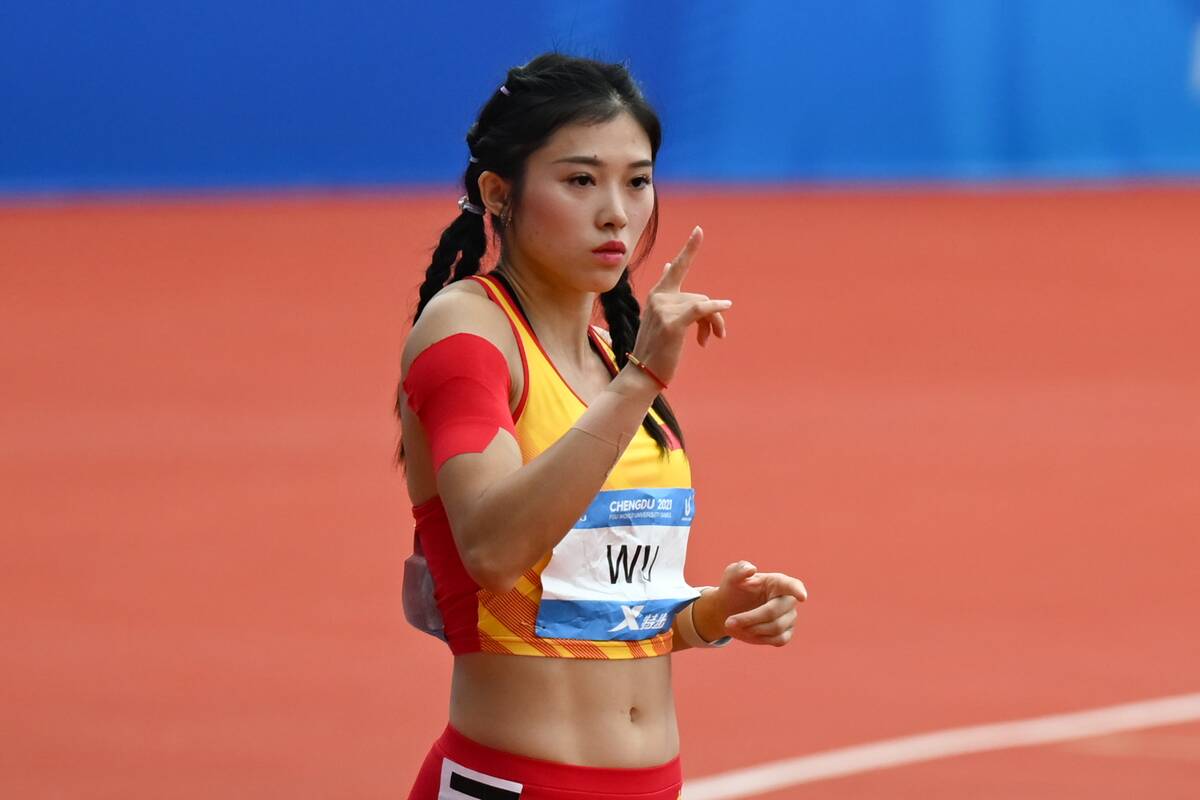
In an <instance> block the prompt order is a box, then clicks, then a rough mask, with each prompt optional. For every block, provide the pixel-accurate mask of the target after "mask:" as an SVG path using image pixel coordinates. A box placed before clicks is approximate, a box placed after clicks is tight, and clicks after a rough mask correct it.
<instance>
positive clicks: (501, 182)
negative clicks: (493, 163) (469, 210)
mask: <svg viewBox="0 0 1200 800" xmlns="http://www.w3.org/2000/svg"><path fill="white" fill-rule="evenodd" d="M511 188H512V182H511V181H509V180H506V179H505V178H501V177H500V176H499V175H497V174H496V173H494V172H491V171H487V170H485V171H484V172H482V173H480V175H479V197H480V198H481V199H482V200H483V205H484V207H485V208H486V209H487V210H488V211H490V212H491V213H493V214H495V215H496V216H500V212H502V211H503V210H504V209H505V208H507V207H508V194H509V190H510V189H511Z"/></svg>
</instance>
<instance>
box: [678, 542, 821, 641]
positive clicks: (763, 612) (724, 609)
mask: <svg viewBox="0 0 1200 800" xmlns="http://www.w3.org/2000/svg"><path fill="white" fill-rule="evenodd" d="M806 599H808V590H807V589H805V588H804V584H803V583H801V581H800V580H799V579H798V578H793V577H792V576H790V575H784V574H783V573H781V572H759V571H758V567H756V566H754V565H753V564H751V563H750V562H749V561H737V562H734V563H733V564H730V565H729V566H728V567H726V568H725V574H724V575H723V576H722V577H721V585H720V586H719V587H717V591H716V592H715V593H714V597H713V603H712V606H711V608H712V609H713V611H714V612H715V613H714V615H713V616H714V617H715V619H714V620H713V622H715V623H716V625H717V626H720V628H721V629H723V631H724V632H723V633H721V634H720V636H725V635H729V636H732V637H733V638H735V639H738V640H740V641H743V642H746V643H747V644H769V645H774V646H775V647H783V646H784V645H785V644H787V643H788V642H789V641H790V640H791V638H792V629H793V628H794V627H795V625H796V605H797V604H798V603H802V602H804V601H805V600H806ZM698 632H699V633H700V634H701V635H702V636H704V637H705V638H706V639H708V638H709V637H708V636H707V635H706V633H705V631H703V630H698ZM713 638H718V637H713Z"/></svg>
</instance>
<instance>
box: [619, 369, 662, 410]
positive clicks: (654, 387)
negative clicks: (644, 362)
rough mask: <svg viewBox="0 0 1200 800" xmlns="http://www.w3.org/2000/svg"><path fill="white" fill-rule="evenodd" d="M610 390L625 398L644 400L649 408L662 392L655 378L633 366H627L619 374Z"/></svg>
mask: <svg viewBox="0 0 1200 800" xmlns="http://www.w3.org/2000/svg"><path fill="white" fill-rule="evenodd" d="M609 388H610V389H611V390H612V391H614V392H617V393H618V394H620V395H622V396H624V397H629V398H634V399H637V400H644V401H645V403H646V405H647V406H649V405H650V404H651V403H653V402H654V398H656V397H658V394H659V392H660V391H661V389H660V388H659V385H658V383H657V382H656V381H655V380H654V379H653V378H651V377H650V376H649V375H647V374H646V373H645V372H643V371H642V370H640V369H638V368H637V367H635V366H633V365H632V364H626V365H625V367H624V368H623V369H622V370H621V371H620V372H618V373H617V376H616V377H615V378H613V379H612V381H611V382H610V383H609Z"/></svg>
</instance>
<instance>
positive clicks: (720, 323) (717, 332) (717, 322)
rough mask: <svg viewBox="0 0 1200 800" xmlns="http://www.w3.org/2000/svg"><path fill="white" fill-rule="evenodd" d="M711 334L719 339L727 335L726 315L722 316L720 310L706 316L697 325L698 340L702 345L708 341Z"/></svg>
mask: <svg viewBox="0 0 1200 800" xmlns="http://www.w3.org/2000/svg"><path fill="white" fill-rule="evenodd" d="M709 336H716V337H717V338H718V339H724V338H725V336H726V332H725V317H723V316H721V312H719V311H718V312H717V313H716V314H709V315H708V316H707V317H704V318H703V319H701V320H700V321H699V323H697V325H696V341H697V342H699V343H700V346H701V347H704V345H705V344H706V343H707V342H708V338H709Z"/></svg>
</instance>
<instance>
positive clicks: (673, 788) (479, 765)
mask: <svg viewBox="0 0 1200 800" xmlns="http://www.w3.org/2000/svg"><path fill="white" fill-rule="evenodd" d="M682 786H683V772H682V770H681V768H680V766H679V757H678V756H676V757H675V758H674V759H672V760H671V761H668V762H667V763H665V764H660V765H659V766H657V767H644V768H641V769H603V768H600V767H576V766H572V765H570V764H560V763H558V762H556V761H541V760H539V759H536V758H526V757H525V756H518V755H513V754H512V753H506V752H504V751H503V750H493V749H492V748H490V747H485V746H483V745H481V744H479V743H478V742H475V741H472V740H471V739H468V738H467V737H465V736H463V735H462V734H461V733H459V732H458V731H456V730H455V729H454V728H452V727H450V726H449V725H447V726H446V730H445V731H444V732H443V733H442V736H441V738H440V739H438V740H437V741H436V742H434V743H433V748H432V749H431V750H430V751H429V755H427V756H425V763H423V764H422V765H421V771H420V773H418V775H417V782H416V783H415V784H413V788H412V792H411V793H410V794H409V795H408V800H517V798H520V800H585V798H587V799H588V800H632V798H636V799H637V800H678V798H679V797H680V790H681V788H682Z"/></svg>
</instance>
